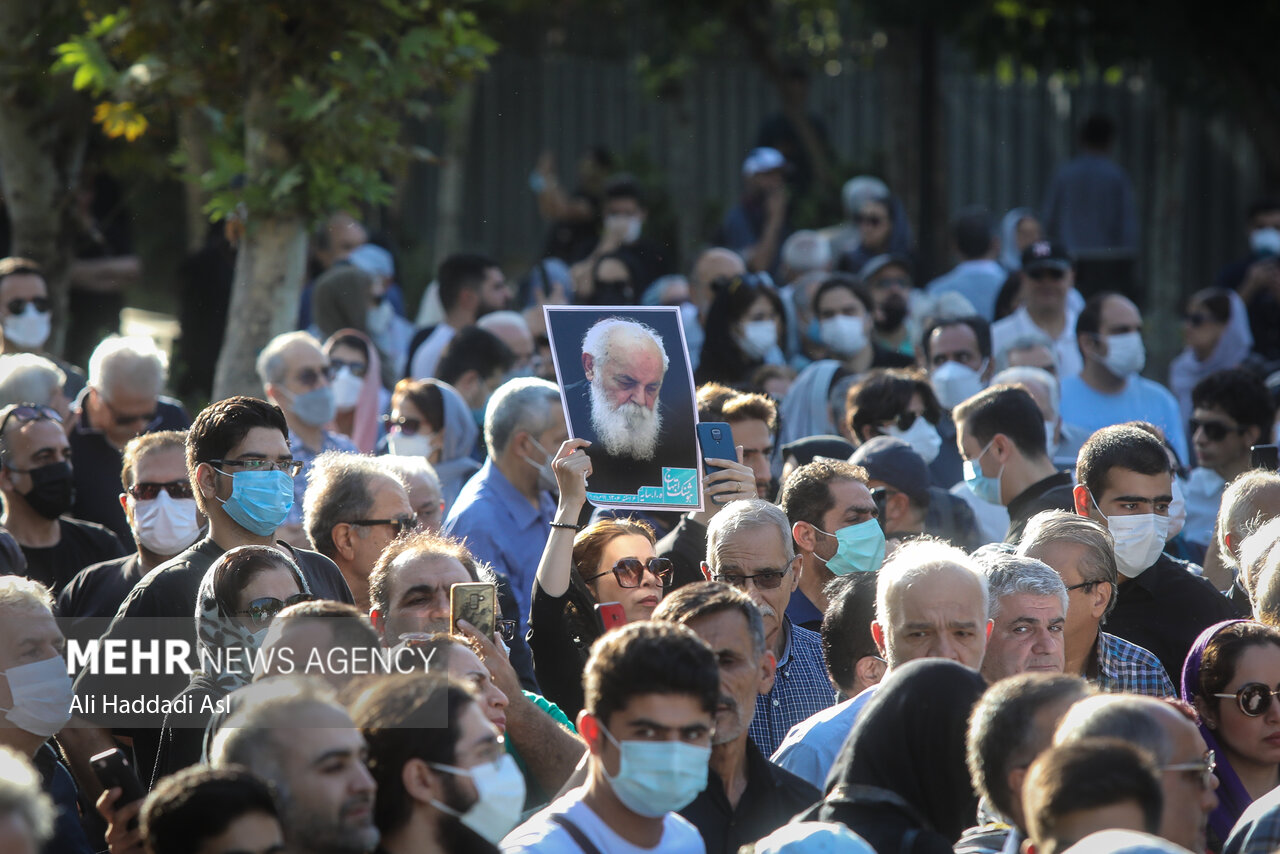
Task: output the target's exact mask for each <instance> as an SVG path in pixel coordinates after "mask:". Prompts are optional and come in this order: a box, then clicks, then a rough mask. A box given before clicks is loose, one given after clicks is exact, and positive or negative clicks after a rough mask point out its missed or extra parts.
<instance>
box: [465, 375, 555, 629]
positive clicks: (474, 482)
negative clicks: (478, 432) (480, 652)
mask: <svg viewBox="0 0 1280 854" xmlns="http://www.w3.org/2000/svg"><path fill="white" fill-rule="evenodd" d="M568 438H569V431H568V429H566V427H565V423H564V410H563V409H561V407H560V390H559V389H558V388H556V386H554V385H552V384H551V383H549V382H547V381H546V380H538V379H533V378H524V379H518V380H511V381H510V382H508V383H506V384H505V385H503V386H501V387H499V388H498V390H497V391H496V392H494V394H493V398H492V400H490V401H489V407H488V409H487V410H486V411H485V418H484V442H485V446H486V447H487V448H488V450H489V459H487V460H485V463H484V465H483V466H482V467H481V468H480V471H478V472H476V474H475V475H474V476H473V477H472V478H471V480H469V481H467V484H466V486H464V487H463V488H462V492H460V493H459V494H458V500H457V501H456V502H455V503H454V505H453V507H451V508H450V509H449V515H448V517H447V518H446V519H445V523H444V531H445V533H446V534H449V535H450V536H454V537H458V538H460V539H463V540H465V541H466V544H467V548H468V549H470V550H471V552H472V553H473V554H474V555H475V556H476V557H477V558H479V559H480V560H482V561H485V562H486V563H488V564H490V565H491V566H492V567H493V568H494V570H495V571H496V572H498V573H499V574H500V575H502V576H503V577H504V578H506V579H508V580H509V581H510V582H511V590H512V592H513V593H515V597H516V603H517V606H518V609H519V613H518V614H512V615H511V616H512V618H513V619H518V620H519V621H520V635H521V637H523V636H524V634H525V631H526V629H527V625H526V623H527V621H528V619H529V610H530V608H531V605H532V603H531V598H530V597H531V596H532V595H533V576H534V574H535V573H536V571H537V568H538V561H537V556H538V555H540V554H542V549H543V548H544V547H545V546H546V544H547V535H548V534H550V533H551V521H552V520H553V519H554V518H555V513H556V502H555V499H553V498H552V497H551V493H550V490H551V489H554V488H555V485H556V481H555V475H554V474H552V472H551V461H552V459H554V457H555V452H556V450H557V449H558V448H559V447H560V444H561V443H562V442H564V441H565V440H566V439H568Z"/></svg>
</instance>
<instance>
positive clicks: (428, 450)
mask: <svg viewBox="0 0 1280 854" xmlns="http://www.w3.org/2000/svg"><path fill="white" fill-rule="evenodd" d="M387 449H388V450H389V451H391V453H393V454H395V455H396V456H398V457H430V456H431V455H432V454H433V453H435V450H436V449H435V444H434V443H433V442H432V441H431V437H430V436H428V435H427V434H426V433H414V434H413V435H412V436H407V435H405V434H404V433H401V432H400V431H399V430H397V431H395V432H394V433H390V434H388V436H387Z"/></svg>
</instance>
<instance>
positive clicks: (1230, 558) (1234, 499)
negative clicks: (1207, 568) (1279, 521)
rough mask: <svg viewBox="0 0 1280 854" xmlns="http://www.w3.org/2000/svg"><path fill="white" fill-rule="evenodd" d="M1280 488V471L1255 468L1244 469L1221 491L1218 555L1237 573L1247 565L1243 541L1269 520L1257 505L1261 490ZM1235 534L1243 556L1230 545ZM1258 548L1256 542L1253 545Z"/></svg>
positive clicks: (1237, 545) (1217, 535) (1262, 491)
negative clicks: (1230, 539) (1229, 537)
mask: <svg viewBox="0 0 1280 854" xmlns="http://www.w3.org/2000/svg"><path fill="white" fill-rule="evenodd" d="M1277 487H1280V474H1277V473H1275V472H1273V471H1265V470H1262V469H1255V470H1253V471H1248V472H1245V473H1244V474H1242V475H1240V476H1239V477H1237V478H1236V479H1235V480H1233V481H1231V483H1230V484H1228V486H1227V488H1226V489H1225V490H1223V492H1222V502H1221V503H1220V504H1219V505H1218V526H1217V533H1216V535H1215V536H1216V537H1217V546H1218V556H1219V557H1221V558H1222V563H1223V564H1224V565H1225V566H1228V567H1230V568H1231V569H1233V570H1235V571H1236V572H1239V571H1241V569H1242V567H1244V566H1245V565H1246V561H1245V559H1244V542H1245V540H1247V539H1251V538H1252V535H1253V534H1254V533H1255V532H1256V531H1258V530H1259V529H1260V528H1261V527H1262V526H1263V524H1264V523H1265V522H1267V521H1268V520H1266V519H1264V518H1262V515H1261V514H1260V513H1259V512H1258V510H1257V506H1258V502H1259V499H1260V498H1261V497H1262V493H1264V492H1266V491H1268V490H1271V489H1275V488H1277ZM1229 535H1234V536H1236V537H1238V538H1239V539H1238V540H1237V541H1236V548H1238V549H1240V552H1241V559H1240V560H1236V556H1235V554H1233V553H1232V551H1231V549H1229V548H1227V537H1228V536H1229ZM1254 545H1255V548H1256V547H1257V545H1258V544H1257V543H1255V544H1254Z"/></svg>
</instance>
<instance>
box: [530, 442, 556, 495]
mask: <svg viewBox="0 0 1280 854" xmlns="http://www.w3.org/2000/svg"><path fill="white" fill-rule="evenodd" d="M529 441H530V442H533V444H534V445H536V446H537V448H538V450H539V451H540V452H542V454H543V456H544V457H545V458H546V459H545V460H544V461H543V462H538V461H537V460H531V459H529V458H528V457H525V458H524V461H525V462H526V463H528V464H529V465H531V466H533V467H534V468H535V469H537V470H538V487H539V488H540V489H545V490H546V491H547V492H553V493H555V494H556V495H559V494H560V484H559V483H557V482H556V473H555V471H554V470H552V468H551V462H552V461H553V460H554V459H555V456H554V455H552V454H548V453H547V450H546V448H544V447H542V443H541V442H539V441H538V440H537V439H535V438H533V437H532V436H530V437H529Z"/></svg>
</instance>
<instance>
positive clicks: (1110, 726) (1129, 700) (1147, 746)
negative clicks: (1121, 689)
mask: <svg viewBox="0 0 1280 854" xmlns="http://www.w3.org/2000/svg"><path fill="white" fill-rule="evenodd" d="M1160 715H1178V716H1179V717H1181V712H1179V711H1178V710H1177V709H1175V708H1174V707H1173V706H1171V705H1169V704H1168V703H1166V702H1164V701H1163V700H1157V699H1155V698H1154V697H1139V696H1136V695H1133V694H1095V695H1094V696H1092V697H1086V698H1084V699H1083V700H1081V701H1080V702H1078V703H1076V704H1074V705H1073V706H1071V708H1069V709H1067V713H1066V715H1064V716H1063V718H1062V722H1061V723H1059V724H1058V731H1057V733H1055V734H1054V737H1053V743H1054V746H1055V747H1056V746H1057V745H1060V744H1072V743H1074V742H1077V741H1080V740H1081V739H1084V738H1118V739H1120V740H1121V741H1127V742H1128V743H1130V744H1132V745H1134V746H1136V747H1140V748H1142V749H1143V750H1145V751H1147V752H1148V753H1150V754H1151V755H1152V756H1154V757H1155V760H1156V764H1157V765H1168V764H1169V762H1170V760H1171V759H1173V739H1172V738H1170V736H1169V731H1168V729H1167V728H1166V727H1164V726H1162V725H1161V724H1160V721H1159V716H1160ZM1188 723H1190V721H1188Z"/></svg>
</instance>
